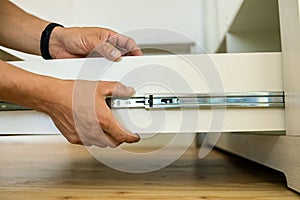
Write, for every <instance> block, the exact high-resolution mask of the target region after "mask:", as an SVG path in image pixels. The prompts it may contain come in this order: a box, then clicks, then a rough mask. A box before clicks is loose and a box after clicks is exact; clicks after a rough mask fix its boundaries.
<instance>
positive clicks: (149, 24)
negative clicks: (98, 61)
mask: <svg viewBox="0 0 300 200" xmlns="http://www.w3.org/2000/svg"><path fill="white" fill-rule="evenodd" d="M201 1H202V0H186V1H182V0H114V1H104V0H51V1H41V0H30V1H28V0H12V2H14V3H15V4H17V5H19V6H20V7H22V8H23V9H24V10H26V11H28V12H30V13H32V14H34V15H37V16H39V17H41V18H44V19H47V20H49V21H53V22H57V23H61V24H63V25H65V26H77V25H78V26H101V27H107V28H111V29H114V30H116V31H118V32H120V33H123V34H126V35H130V36H132V37H133V38H135V39H136V40H137V42H138V43H139V44H140V45H141V44H142V45H148V44H151V45H152V44H155V45H157V44H159V45H161V44H191V43H200V42H201V38H202V28H201ZM145 28H157V29H155V30H154V29H145ZM142 29H143V30H142ZM160 29H164V30H167V31H161V30H160ZM136 30H138V31H136ZM10 52H11V53H13V54H17V55H18V56H19V57H21V58H23V59H29V58H30V57H28V56H27V55H24V54H19V53H16V52H14V51H10ZM31 58H32V57H31ZM33 58H35V57H33Z"/></svg>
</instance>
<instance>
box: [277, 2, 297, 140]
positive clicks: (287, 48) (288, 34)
mask: <svg viewBox="0 0 300 200" xmlns="http://www.w3.org/2000/svg"><path fill="white" fill-rule="evenodd" d="M299 3H300V2H299V1H298V0H279V8H280V23H281V35H282V51H283V54H282V55H283V66H284V67H283V70H284V86H285V92H286V129H287V134H288V135H299V136H300V124H299V122H298V121H299V118H300V80H299V74H300V67H299V66H300V21H299V9H298V8H299Z"/></svg>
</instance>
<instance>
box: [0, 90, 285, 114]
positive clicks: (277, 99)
mask: <svg viewBox="0 0 300 200" xmlns="http://www.w3.org/2000/svg"><path fill="white" fill-rule="evenodd" d="M107 104H108V105H109V106H110V107H111V108H112V109H126V108H145V109H170V108H172V109H176V108H190V109H192V108H197V109H198V108H200V109H207V108H212V107H213V108H225V107H226V108H283V107H284V93H283V92H243V93H227V94H226V95H221V94H197V95H194V94H191V95H189V94H185V95H177V96H174V95H171V94H146V95H145V96H144V97H131V98H127V99H119V98H108V99H107ZM18 110H30V108H25V107H22V106H19V105H15V104H11V103H6V102H0V111H18Z"/></svg>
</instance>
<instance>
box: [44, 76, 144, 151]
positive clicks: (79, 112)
mask: <svg viewBox="0 0 300 200" xmlns="http://www.w3.org/2000/svg"><path fill="white" fill-rule="evenodd" d="M73 87H74V93H73ZM60 88H61V90H60V91H61V92H60V94H58V95H57V96H55V97H59V99H56V102H55V103H51V104H52V105H54V106H52V107H51V108H49V109H50V110H48V111H46V113H47V114H48V115H49V116H50V117H51V118H52V120H53V122H54V123H55V125H56V126H57V128H58V129H59V130H60V131H61V132H62V134H63V135H64V136H65V137H66V138H67V140H68V141H69V142H70V143H72V144H83V145H86V146H91V145H95V146H98V147H107V146H109V147H116V146H118V145H120V144H122V143H124V142H126V143H133V142H138V141H139V140H140V138H139V136H138V135H136V134H133V133H131V132H130V131H128V130H126V129H124V128H123V127H122V126H121V125H120V124H119V123H118V122H117V120H116V119H115V118H114V117H113V114H112V112H111V110H110V108H109V107H108V106H107V104H106V101H105V99H106V97H107V96H114V97H129V96H131V95H132V94H133V93H134V89H133V88H131V87H126V86H124V85H122V84H121V83H118V82H105V81H99V82H93V81H61V83H60ZM76 90H77V91H76Z"/></svg>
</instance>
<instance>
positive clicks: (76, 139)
mask: <svg viewBox="0 0 300 200" xmlns="http://www.w3.org/2000/svg"><path fill="white" fill-rule="evenodd" d="M67 140H68V141H69V142H70V143H71V144H81V140H80V139H79V137H68V138H67Z"/></svg>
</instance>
